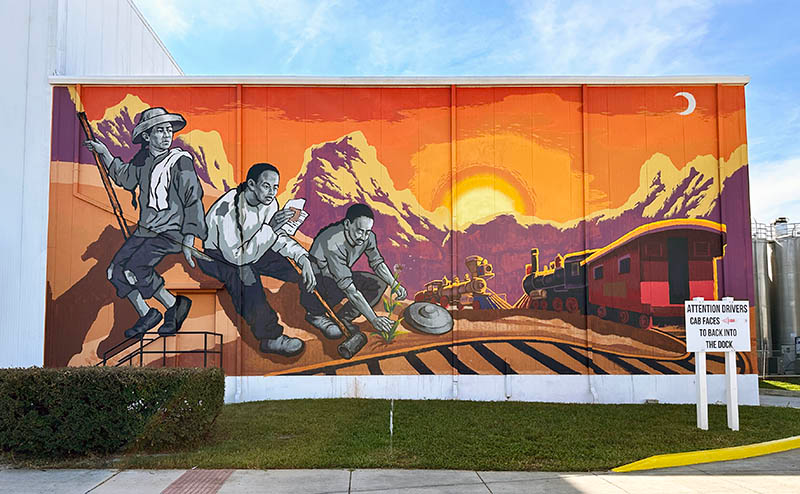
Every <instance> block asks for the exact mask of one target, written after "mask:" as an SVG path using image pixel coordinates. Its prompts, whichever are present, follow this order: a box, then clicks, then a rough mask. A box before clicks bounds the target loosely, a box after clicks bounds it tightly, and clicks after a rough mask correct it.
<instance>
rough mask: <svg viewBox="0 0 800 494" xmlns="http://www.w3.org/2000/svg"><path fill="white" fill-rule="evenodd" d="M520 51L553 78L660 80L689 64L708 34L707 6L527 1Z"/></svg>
mask: <svg viewBox="0 0 800 494" xmlns="http://www.w3.org/2000/svg"><path fill="white" fill-rule="evenodd" d="M523 5H524V7H523V8H522V10H521V13H522V15H523V16H524V17H525V18H526V19H527V20H528V22H529V25H530V28H531V31H530V33H529V37H528V41H529V42H530V44H526V45H527V46H525V47H524V48H521V49H520V50H527V51H529V52H530V53H531V56H532V58H533V61H535V63H536V65H537V67H538V68H539V69H549V70H547V72H548V73H552V74H577V73H580V74H661V73H667V72H673V71H676V70H681V68H682V67H687V66H689V65H691V64H690V59H691V58H692V56H693V52H694V51H695V50H696V49H697V47H698V43H699V42H700V40H702V38H703V36H705V35H706V34H707V32H708V31H709V24H710V22H711V15H712V13H713V12H712V10H713V8H712V7H713V5H712V4H711V2H707V1H655V2H642V1H636V0H633V1H631V0H626V1H612V2H609V1H580V2H555V1H546V2H542V1H533V0H531V1H528V2H526V3H524V4H523Z"/></svg>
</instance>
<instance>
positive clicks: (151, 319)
mask: <svg viewBox="0 0 800 494" xmlns="http://www.w3.org/2000/svg"><path fill="white" fill-rule="evenodd" d="M160 322H161V313H160V312H158V311H157V310H156V309H155V308H153V307H150V310H149V311H147V314H145V315H143V316H142V317H140V318H139V319H138V320H137V321H136V323H135V324H134V325H133V326H132V327H131V328H130V329H126V330H125V337H126V338H135V337H137V336H139V337H141V336H142V335H143V334H145V333H146V332H148V331H150V330H151V329H153V328H155V327H156V325H157V324H158V323H160Z"/></svg>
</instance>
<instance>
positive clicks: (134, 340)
mask: <svg viewBox="0 0 800 494" xmlns="http://www.w3.org/2000/svg"><path fill="white" fill-rule="evenodd" d="M184 335H202V336H203V348H202V349H197V350H168V349H167V339H169V338H177V337H179V336H184ZM209 339H211V340H212V344H213V346H212V347H211V348H209ZM217 339H219V340H217ZM159 341H160V342H161V344H160V345H159V344H158V342H159ZM159 346H160V347H161V348H160V349H159V348H158V347H159ZM176 348H177V345H176ZM222 348H223V342H222V333H214V332H209V331H180V332H178V333H175V334H171V335H160V334H158V333H156V332H152V333H150V332H148V333H145V334H144V335H142V336H141V337H138V336H134V337H131V338H126V339H125V340H123V341H121V342H120V343H117V344H116V345H114V346H113V347H111V348H109V349H108V350H106V351H105V352H103V357H102V360H101V361H100V362H98V363H97V364H96V365H97V366H103V367H106V366H109V365H111V366H114V367H120V366H122V365H128V366H135V365H137V364H136V362H137V361H138V366H139V367H143V366H145V365H148V366H149V365H152V364H153V363H154V362H158V359H156V360H153V361H150V362H148V363H147V364H146V363H145V355H161V359H160V360H161V366H162V367H166V366H167V355H169V356H173V355H175V356H177V355H184V354H203V367H208V356H209V354H210V355H219V366H218V367H219V368H222ZM126 352H127V353H126Z"/></svg>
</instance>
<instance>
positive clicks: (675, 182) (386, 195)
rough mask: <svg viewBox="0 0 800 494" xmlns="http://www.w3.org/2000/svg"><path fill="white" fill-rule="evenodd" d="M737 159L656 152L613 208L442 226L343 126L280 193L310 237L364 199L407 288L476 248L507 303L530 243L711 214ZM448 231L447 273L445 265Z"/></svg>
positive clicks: (572, 241) (600, 236) (611, 234)
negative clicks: (300, 213)
mask: <svg viewBox="0 0 800 494" xmlns="http://www.w3.org/2000/svg"><path fill="white" fill-rule="evenodd" d="M745 157H746V149H745V148H744V146H743V147H742V148H741V149H740V150H737V152H736V153H734V156H732V157H731V159H729V160H728V161H727V162H724V163H722V164H721V166H720V164H718V162H717V160H716V158H714V157H713V156H700V157H698V158H696V159H695V160H693V161H692V162H690V163H689V164H687V165H686V166H685V167H683V169H681V170H678V169H677V168H676V167H675V166H674V165H673V164H672V163H671V162H670V161H669V159H668V158H667V157H666V156H664V155H661V154H656V155H654V156H653V157H652V158H651V159H650V160H648V161H647V162H646V163H644V164H643V166H642V172H641V175H640V186H639V188H638V189H637V190H636V191H635V192H634V193H633V194H632V195H631V196H630V198H629V199H628V201H627V202H626V203H625V204H624V205H623V206H621V207H619V208H617V209H613V210H610V209H609V210H603V211H598V212H596V213H594V214H592V215H590V216H589V217H587V218H586V219H585V220H582V221H581V220H575V221H571V222H568V223H555V222H548V221H543V220H540V219H538V218H532V217H521V216H515V215H510V214H505V215H500V216H497V217H495V218H493V219H491V220H490V221H488V222H485V223H482V224H473V225H470V226H469V227H467V228H466V229H464V230H456V231H451V230H450V228H449V217H448V215H447V211H446V210H437V211H433V212H432V211H427V210H426V209H425V208H423V207H422V206H421V205H420V204H419V203H418V202H417V200H416V198H415V197H414V195H413V194H412V193H411V192H410V191H408V190H403V191H398V190H396V188H395V186H394V183H393V182H392V180H391V178H390V175H389V171H388V170H387V169H386V167H385V166H384V165H383V164H381V163H380V162H379V161H378V159H377V153H376V150H375V148H374V147H373V146H371V145H369V143H367V141H366V139H365V137H364V135H363V134H362V133H361V132H353V133H351V134H348V135H346V136H343V137H342V138H340V139H338V140H336V141H331V142H326V143H322V144H319V145H316V146H312V147H311V148H310V149H309V150H307V151H306V155H305V157H304V165H303V167H302V169H301V171H300V173H299V174H298V175H297V176H296V177H295V178H294V179H292V180H291V181H290V182H289V183H288V184H287V189H286V192H285V193H284V194H283V195H282V196H281V198H280V200H281V202H285V200H286V199H288V198H291V197H305V198H306V200H307V205H306V208H307V209H308V211H309V212H310V213H311V216H310V217H309V218H308V220H307V221H306V223H305V224H304V225H303V227H302V228H301V229H302V231H303V232H304V233H305V234H307V235H309V236H312V237H313V236H314V234H315V233H316V232H317V231H319V229H321V228H322V227H324V226H326V225H327V224H329V223H331V222H333V221H337V220H339V219H341V218H343V217H344V213H345V210H346V209H347V207H348V206H349V205H351V204H353V203H356V202H363V203H365V204H367V205H369V206H370V207H371V208H372V209H373V210H374V211H375V213H376V218H375V226H374V228H373V229H374V231H375V233H376V235H377V237H378V242H379V247H380V249H381V252H382V254H383V255H384V258H385V259H386V260H387V263H388V264H389V265H390V266H392V265H393V264H401V265H403V266H404V270H403V273H402V275H401V276H402V280H403V282H404V283H405V284H406V285H407V287H408V288H409V289H410V290H411V291H412V292H414V291H417V290H421V289H422V288H423V287H424V285H425V283H426V282H428V281H430V280H433V279H439V278H441V277H442V276H445V275H446V276H447V277H448V278H451V279H452V278H453V276H454V275H458V276H463V275H464V273H465V272H466V268H465V267H464V265H463V258H465V257H466V256H468V255H473V254H477V255H480V256H482V257H485V258H486V259H488V260H489V262H490V263H492V264H493V267H494V271H495V273H496V278H495V279H494V280H492V281H490V282H489V287H490V288H492V289H493V290H495V291H496V292H498V293H505V294H506V295H507V297H508V299H509V300H510V301H511V302H514V301H515V300H516V298H518V297H519V296H520V295H521V294H522V288H521V282H522V278H523V276H524V270H525V264H526V263H529V262H530V249H531V248H532V247H538V248H539V250H540V259H541V260H542V261H543V262H546V261H549V260H551V259H553V258H554V257H555V255H556V254H558V253H561V254H566V253H568V252H574V251H580V250H584V249H586V248H599V247H602V246H605V245H607V244H609V243H611V242H612V241H614V240H615V239H617V238H619V237H620V236H622V235H624V234H625V233H627V232H629V231H630V230H632V229H634V228H636V227H638V226H640V225H643V224H646V223H650V222H653V221H657V220H662V219H668V218H705V219H711V220H716V221H719V197H720V196H719V193H718V186H717V174H718V173H720V170H721V174H722V176H723V180H724V179H727V180H726V181H725V182H724V183H726V184H727V183H729V181H740V180H745V181H746V179H747V176H746V175H747V172H746V167H745V166H743V165H744V163H745V161H744V160H745ZM724 189H725V187H723V194H724ZM453 238H455V239H456V242H455V256H456V266H455V269H456V270H455V272H453V268H452V266H451V252H452V249H453V244H452V241H453Z"/></svg>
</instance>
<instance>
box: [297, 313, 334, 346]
mask: <svg viewBox="0 0 800 494" xmlns="http://www.w3.org/2000/svg"><path fill="white" fill-rule="evenodd" d="M306 321H308V322H309V324H311V325H312V326H314V327H315V328H317V329H319V330H320V332H321V333H322V336H324V337H325V338H328V339H329V340H335V339H338V338H341V337H342V330H341V329H339V326H337V325H336V323H335V322H333V319H331V318H330V317H328V316H315V315H313V314H306Z"/></svg>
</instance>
